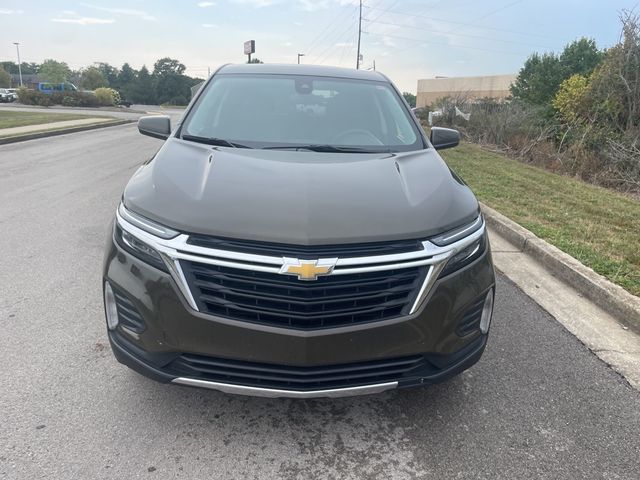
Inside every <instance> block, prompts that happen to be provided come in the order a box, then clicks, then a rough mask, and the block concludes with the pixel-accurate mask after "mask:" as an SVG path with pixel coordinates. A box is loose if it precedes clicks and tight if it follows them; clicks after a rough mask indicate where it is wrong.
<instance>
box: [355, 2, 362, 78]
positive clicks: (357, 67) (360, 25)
mask: <svg viewBox="0 0 640 480" xmlns="http://www.w3.org/2000/svg"><path fill="white" fill-rule="evenodd" d="M361 36H362V0H360V18H359V19H358V57H357V58H356V70H359V69H360V37H361Z"/></svg>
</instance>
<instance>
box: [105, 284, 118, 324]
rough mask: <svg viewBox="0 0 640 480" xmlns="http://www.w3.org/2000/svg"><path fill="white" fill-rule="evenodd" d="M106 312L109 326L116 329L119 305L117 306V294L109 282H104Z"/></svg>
mask: <svg viewBox="0 0 640 480" xmlns="http://www.w3.org/2000/svg"><path fill="white" fill-rule="evenodd" d="M104 312H105V315H106V317H107V327H108V328H109V330H115V329H116V327H117V326H118V307H117V306H116V296H115V295H114V294H113V289H112V288H111V285H110V284H109V282H107V281H105V282H104Z"/></svg>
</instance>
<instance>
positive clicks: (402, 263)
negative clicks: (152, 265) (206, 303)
mask: <svg viewBox="0 0 640 480" xmlns="http://www.w3.org/2000/svg"><path fill="white" fill-rule="evenodd" d="M478 218H479V221H480V222H481V227H480V228H479V229H477V230H476V231H475V232H473V233H472V234H471V235H469V236H467V237H465V238H463V239H461V240H458V241H456V242H454V243H452V244H450V245H446V246H443V247H438V246H437V245H435V244H433V243H431V242H430V241H428V240H425V241H423V242H421V244H422V249H421V250H416V251H412V252H406V253H397V254H389V255H373V256H366V257H351V258H339V259H338V260H337V262H336V264H335V268H334V269H333V271H332V272H331V273H329V274H328V275H329V276H330V275H349V274H355V273H366V272H378V271H384V270H394V269H398V268H410V267H417V266H429V269H428V272H427V274H426V277H425V280H424V283H423V285H422V286H421V288H420V291H419V294H418V296H417V298H416V300H415V302H414V304H413V306H412V308H411V311H410V312H409V314H413V313H415V312H416V311H417V310H418V309H419V308H420V306H421V305H422V303H423V302H424V300H425V299H426V297H427V296H428V294H429V292H430V291H431V287H432V286H433V284H434V283H435V281H436V280H437V278H438V275H439V274H440V272H441V271H442V269H443V268H444V266H445V265H446V263H447V260H448V259H449V258H450V257H452V256H453V255H455V254H456V253H457V252H458V251H460V250H461V249H463V248H465V247H466V246H467V245H469V244H470V243H472V242H474V241H475V240H477V239H478V238H480V237H481V236H482V235H484V233H485V228H486V226H485V223H484V219H483V218H482V217H481V216H480V217H478ZM116 219H117V222H118V224H119V225H120V226H121V228H123V229H125V230H126V231H127V232H129V233H130V234H131V235H134V236H135V237H137V238H138V239H140V240H141V241H143V242H145V243H147V244H148V245H149V246H151V247H153V248H154V249H156V250H157V251H158V252H159V253H160V254H161V256H162V258H163V259H164V261H165V263H166V264H167V266H168V268H169V271H170V272H171V276H172V278H173V279H174V281H175V282H176V284H177V286H178V288H179V289H180V292H181V293H182V294H183V296H184V297H185V299H186V301H187V303H188V304H189V306H190V307H191V308H193V309H194V310H196V311H198V310H199V309H198V306H197V304H196V302H195V300H194V298H193V295H192V292H191V290H190V288H189V286H188V284H187V281H186V279H185V276H184V273H183V272H182V268H181V266H180V260H189V261H193V262H200V263H205V264H210V265H218V266H222V267H229V268H237V269H245V270H254V271H258V272H266V273H280V270H281V268H282V266H283V264H284V257H279V256H267V255H257V254H251V253H243V252H232V251H228V250H220V249H213V248H206V247H200V246H197V245H191V244H189V243H188V239H189V236H188V235H187V234H179V235H178V236H176V237H174V238H171V239H164V238H160V237H157V236H155V235H152V234H150V233H148V232H146V231H144V230H142V229H141V228H139V227H138V226H136V225H134V224H132V223H130V222H129V221H127V220H126V219H125V218H123V216H122V215H121V214H120V212H119V211H118V210H117V211H116ZM477 221H478V220H476V222H474V225H477ZM319 260H321V259H319Z"/></svg>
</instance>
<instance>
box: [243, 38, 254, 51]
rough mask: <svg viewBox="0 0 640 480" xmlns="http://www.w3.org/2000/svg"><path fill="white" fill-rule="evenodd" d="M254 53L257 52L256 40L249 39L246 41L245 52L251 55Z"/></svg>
mask: <svg viewBox="0 0 640 480" xmlns="http://www.w3.org/2000/svg"><path fill="white" fill-rule="evenodd" d="M252 53H256V41H255V40H247V41H246V42H244V54H245V55H251V54H252Z"/></svg>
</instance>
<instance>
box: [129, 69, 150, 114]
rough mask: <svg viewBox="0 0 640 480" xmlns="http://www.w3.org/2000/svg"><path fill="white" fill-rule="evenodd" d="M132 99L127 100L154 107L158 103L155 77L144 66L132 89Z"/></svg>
mask: <svg viewBox="0 0 640 480" xmlns="http://www.w3.org/2000/svg"><path fill="white" fill-rule="evenodd" d="M130 89H131V90H130V95H131V97H130V98H127V100H129V101H131V102H134V103H142V104H147V105H153V104H155V103H156V96H155V90H154V84H153V77H152V76H151V75H150V74H149V70H148V69H147V67H145V66H144V65H143V66H142V68H141V69H140V71H139V72H138V74H137V75H136V78H135V80H134V81H133V83H132V84H131V87H130Z"/></svg>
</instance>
